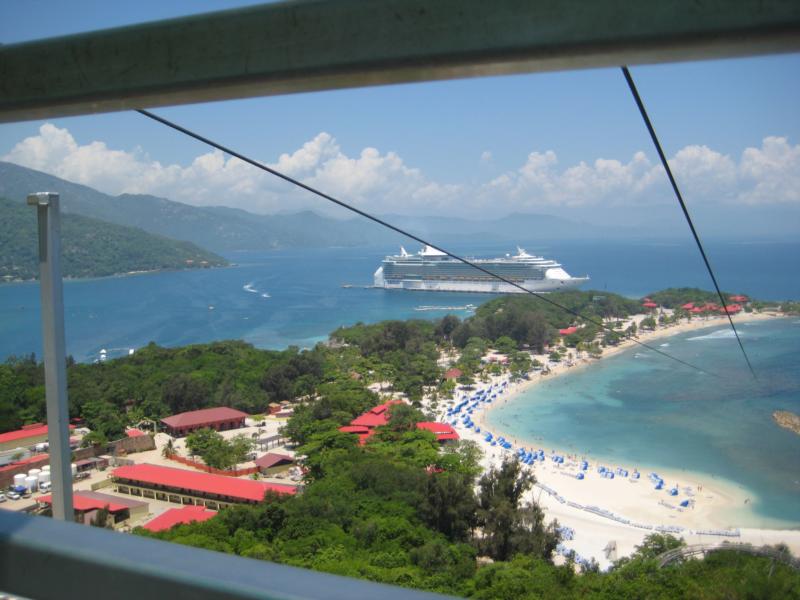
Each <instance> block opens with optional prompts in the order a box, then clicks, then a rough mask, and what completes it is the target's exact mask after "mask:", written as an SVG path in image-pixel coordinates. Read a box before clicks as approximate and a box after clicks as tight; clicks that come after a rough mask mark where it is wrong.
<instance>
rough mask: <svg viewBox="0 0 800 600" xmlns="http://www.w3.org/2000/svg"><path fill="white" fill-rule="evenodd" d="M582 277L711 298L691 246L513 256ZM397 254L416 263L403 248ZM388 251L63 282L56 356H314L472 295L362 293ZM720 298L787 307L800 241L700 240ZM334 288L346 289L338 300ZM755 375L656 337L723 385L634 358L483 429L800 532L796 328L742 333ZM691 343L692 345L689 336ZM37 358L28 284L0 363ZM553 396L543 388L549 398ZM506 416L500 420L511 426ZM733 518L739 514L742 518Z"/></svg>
mask: <svg viewBox="0 0 800 600" xmlns="http://www.w3.org/2000/svg"><path fill="white" fill-rule="evenodd" d="M522 245H523V247H525V248H526V249H527V250H528V251H529V252H530V253H535V254H542V255H544V256H546V257H548V258H555V259H557V260H558V261H560V262H562V263H563V265H564V267H565V269H566V270H567V271H568V272H569V273H571V274H572V275H584V274H587V273H588V274H589V275H590V276H591V278H592V281H591V282H590V284H589V285H587V286H584V287H585V288H586V289H598V290H608V291H612V292H617V293H621V294H624V295H627V296H631V297H641V296H643V295H645V294H647V293H649V292H653V291H656V290H659V289H662V288H665V287H670V286H697V287H702V288H706V289H709V288H710V287H711V285H710V282H709V280H708V276H707V274H706V273H705V271H704V269H703V267H702V264H701V262H700V259H699V256H698V254H697V251H696V249H695V248H694V247H693V246H692V245H691V244H690V243H689V242H687V241H680V242H674V243H669V242H657V243H656V242H612V241H599V242H597V241H586V242H564V243H561V244H558V245H554V244H550V243H548V244H536V243H528V244H522ZM407 248H408V249H409V250H412V251H413V250H415V248H414V247H413V246H411V245H408V246H407ZM451 249H452V250H454V251H457V252H463V253H465V254H469V255H472V256H497V255H499V254H505V253H507V252H514V250H515V249H514V248H513V247H508V246H504V245H497V244H488V243H474V244H470V245H469V247H466V246H465V245H463V244H461V245H459V244H454V245H453V246H452V248H451ZM397 250H398V249H397V248H396V247H394V246H384V247H369V248H332V249H290V250H275V251H272V252H263V253H237V254H232V255H229V256H227V258H229V259H230V260H232V261H234V262H235V263H236V265H235V266H233V267H230V268H225V269H215V270H200V271H176V272H162V273H152V274H140V275H131V276H125V277H112V278H105V279H94V280H81V281H68V282H66V283H65V285H64V298H65V316H66V336H67V351H68V353H70V354H71V355H73V356H74V357H75V359H76V360H79V361H86V362H90V361H94V360H97V359H98V358H99V356H100V350H101V349H105V350H106V351H107V353H108V356H109V357H110V358H113V357H116V356H122V355H124V354H127V353H128V351H129V349H135V348H138V347H141V346H143V345H145V344H147V343H148V342H150V341H154V342H156V343H158V344H161V345H166V346H178V345H184V344H192V343H200V342H208V341H212V340H221V339H243V340H246V341H248V342H251V343H253V344H254V345H256V346H258V347H261V348H273V349H281V348H286V347H287V346H289V345H295V346H298V347H301V348H302V347H312V346H313V345H314V344H316V343H317V342H319V341H322V340H325V339H326V338H327V336H328V333H329V332H331V331H332V330H334V329H335V328H337V327H339V326H342V325H352V324H354V323H357V322H359V321H361V322H376V321H380V320H384V319H408V318H427V319H431V318H438V317H441V316H443V315H445V314H447V313H448V312H450V313H454V314H457V315H458V316H460V317H462V318H463V317H466V316H469V314H471V313H470V312H469V311H468V310H465V309H460V310H434V311H419V310H415V309H417V308H419V307H420V306H424V305H428V306H431V305H435V306H440V307H464V306H466V305H467V304H474V305H478V304H480V303H482V302H485V301H487V300H489V299H490V298H491V296H489V295H485V294H456V293H417V292H402V291H386V290H378V289H368V288H365V287H363V286H368V285H370V284H371V283H372V274H373V272H374V271H375V270H376V269H377V267H378V266H379V265H380V261H381V259H382V258H383V256H384V255H386V254H389V253H396V252H397ZM708 251H709V255H710V258H711V261H712V264H713V265H714V267H715V268H716V271H717V276H718V279H719V281H720V282H721V285H722V287H723V289H725V290H726V291H730V292H735V293H744V294H748V295H751V296H754V297H758V298H764V299H770V300H781V299H789V298H793V299H797V298H800V277H797V266H798V264H800V243H778V242H775V243H770V242H765V243H752V242H751V243H733V242H729V243H715V244H714V243H712V244H708ZM343 284H348V285H352V286H353V287H349V288H345V287H342V285H343ZM742 330H743V340H744V343H745V344H746V347H747V348H748V350H749V351H750V353H751V356H752V357H753V360H754V362H755V364H756V369H757V371H758V372H759V374H760V377H761V383H760V384H759V385H758V386H754V385H753V384H752V382H751V381H750V380H749V379H748V377H747V371H746V369H745V367H744V366H743V364H742V360H741V357H740V356H739V355H738V354H737V349H736V346H735V343H734V342H733V341H732V340H730V339H727V336H728V334H727V333H726V332H725V331H724V330H720V331H719V332H714V331H712V332H709V335H708V336H707V337H706V336H700V335H698V334H693V336H686V337H681V338H676V339H670V340H669V341H668V342H667V343H669V346H668V347H665V348H664V349H668V350H669V351H670V352H674V353H676V354H677V355H679V356H681V357H683V358H686V359H687V360H690V361H691V362H694V361H697V362H699V363H700V364H701V366H703V367H705V368H708V370H710V371H713V372H715V373H720V374H723V378H721V379H718V378H710V377H708V376H699V375H697V374H695V373H692V372H690V371H686V370H683V369H681V368H676V366H675V365H674V364H671V363H665V362H664V361H663V360H662V359H660V358H656V357H653V356H650V355H644V354H642V353H641V352H638V353H637V352H628V353H626V354H623V355H620V356H618V357H613V358H610V359H608V360H604V361H601V363H600V364H599V365H597V366H596V367H592V368H589V369H586V370H584V371H583V372H581V373H575V374H571V375H570V376H569V377H565V378H562V379H559V380H558V381H553V382H552V384H549V383H548V384H545V385H542V386H539V387H538V388H537V389H536V390H533V391H532V392H531V394H532V395H531V396H530V397H525V398H521V399H519V400H518V401H516V402H514V403H511V404H509V405H508V406H507V407H504V408H502V409H498V410H497V411H493V413H492V416H491V419H493V420H496V423H497V426H498V427H501V428H502V429H503V430H504V431H507V432H508V433H511V434H516V435H518V436H519V437H521V438H524V437H528V436H530V437H538V438H541V439H542V440H543V442H542V443H544V442H545V441H546V442H547V444H551V445H552V446H553V447H561V448H566V449H574V450H575V451H579V452H587V453H590V454H592V455H593V456H598V457H605V458H608V459H610V460H613V461H618V462H620V463H626V464H627V463H635V464H639V465H652V466H654V467H662V468H663V467H669V468H671V469H688V470H692V471H700V472H705V473H708V474H710V475H712V476H717V477H723V478H725V479H728V480H730V481H732V482H735V483H736V484H738V485H741V486H744V487H746V488H747V489H748V490H751V491H752V496H753V506H754V508H755V511H743V513H742V515H743V517H742V518H744V517H746V518H748V519H750V521H749V522H751V523H756V522H757V523H760V524H763V525H772V526H775V525H776V524H786V523H792V524H794V525H798V524H800V484H799V483H798V479H800V472H799V471H798V468H797V465H798V464H800V436H797V435H795V434H792V433H791V432H788V431H786V430H783V429H780V428H778V427H777V426H776V425H774V423H772V421H771V413H772V411H773V410H775V409H787V410H792V411H794V412H800V393H798V392H800V364H798V357H800V325H799V324H798V322H797V321H796V320H795V321H789V320H781V321H780V323H770V324H766V323H764V324H762V323H758V324H752V325H747V326H743V328H742ZM690 338H700V339H690ZM32 352H33V353H36V354H37V355H39V356H40V355H41V325H40V320H39V287H38V284H37V283H14V284H2V285H0V360H4V359H5V358H7V357H9V356H11V355H25V354H30V353H32ZM551 386H557V387H556V388H552V387H551ZM511 417H513V419H512V418H511ZM745 513H746V514H745Z"/></svg>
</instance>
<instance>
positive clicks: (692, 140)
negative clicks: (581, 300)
mask: <svg viewBox="0 0 800 600" xmlns="http://www.w3.org/2000/svg"><path fill="white" fill-rule="evenodd" d="M254 3H255V2H251V3H246V2H233V1H228V2H220V1H217V2H212V1H209V0H206V1H191V2H188V1H185V2H166V1H162V2H137V3H117V2H89V1H73V2H68V3H65V2H58V1H52V0H51V1H43V0H40V1H36V0H33V1H29V2H26V3H3V4H2V5H0V42H2V43H4V44H9V43H15V42H20V41H27V40H30V39H36V38H40V37H49V36H54V35H63V34H69V33H76V32H80V31H86V30H91V29H97V28H103V27H111V26H119V25H125V24H129V23H135V22H141V21H147V20H155V19H161V18H169V17H174V16H180V15H184V14H190V13H195V12H205V11H209V10H219V9H225V8H232V7H236V6H243V5H246V4H254ZM632 72H633V74H634V77H635V78H636V80H637V83H638V85H639V89H640V92H641V94H642V96H643V98H644V101H645V103H646V105H647V107H648V110H649V112H650V115H651V118H652V119H653V122H654V124H655V126H656V129H657V131H658V133H659V135H660V137H661V141H662V144H663V146H664V148H665V151H666V152H667V155H668V156H669V157H670V158H671V159H673V160H675V165H674V168H675V170H676V172H677V173H678V175H679V181H680V182H681V183H682V185H684V186H685V191H686V192H687V197H688V199H689V201H690V202H692V201H695V202H696V203H698V206H699V207H700V208H698V210H701V208H702V207H703V206H712V205H717V204H719V203H723V204H725V206H727V207H730V208H731V211H730V212H731V214H736V215H737V217H736V218H737V219H740V218H741V214H742V213H743V211H744V213H746V211H747V210H749V209H752V210H753V211H762V212H763V210H762V209H763V207H765V206H766V207H767V208H768V209H769V210H771V209H772V208H774V209H775V210H774V213H775V214H776V215H777V216H778V217H779V219H780V220H781V221H783V226H785V225H786V223H785V221H786V218H785V215H786V214H787V213H786V211H789V213H790V214H798V213H795V212H792V211H795V210H797V208H798V205H800V189H798V187H800V174H798V172H800V146H799V145H798V144H800V110H798V108H797V107H798V106H800V78H798V77H797V74H798V73H800V55H782V56H768V57H756V58H748V59H735V60H724V61H711V62H701V63H682V64H672V65H658V66H641V67H636V66H634V67H632ZM157 112H159V113H161V114H164V115H165V116H167V117H169V118H172V119H174V120H176V121H178V122H179V123H181V124H183V125H186V126H188V127H190V128H194V129H197V130H198V131H200V132H202V133H203V134H205V135H208V136H210V137H214V138H218V139H219V141H221V142H223V143H225V144H227V145H230V146H232V147H235V148H237V149H239V150H241V151H243V152H245V153H248V154H251V155H253V156H255V157H256V158H258V159H260V160H263V161H265V162H268V163H271V164H273V165H276V166H277V165H280V166H282V167H283V168H285V169H287V170H288V171H290V172H291V173H292V174H294V175H296V176H298V177H301V178H303V179H304V180H306V181H309V182H310V183H313V184H316V185H319V186H321V187H322V186H324V187H325V188H326V189H327V190H329V191H332V192H333V193H336V194H339V195H341V196H342V197H343V198H345V199H349V200H351V201H353V202H355V203H357V204H359V205H360V206H362V207H364V208H367V209H370V210H375V211H377V212H381V213H389V212H401V213H409V214H426V213H429V214H430V213H435V214H452V212H453V211H458V212H461V213H463V214H465V215H467V216H473V217H476V218H482V217H484V216H486V215H487V214H490V213H491V214H500V213H502V214H505V213H509V212H515V211H521V212H545V213H551V214H561V215H563V216H568V217H570V218H575V217H576V216H583V217H587V218H588V219H589V220H592V219H593V218H600V216H601V215H608V214H609V213H613V214H614V215H619V216H617V217H615V218H621V219H623V220H624V219H625V215H626V214H627V215H630V214H633V213H635V212H636V211H630V210H627V211H626V210H624V209H625V207H631V206H635V207H636V208H637V209H639V210H640V211H641V209H642V207H646V206H649V205H651V204H653V205H657V204H666V203H671V202H672V199H671V197H670V195H669V190H668V188H667V187H666V185H665V184H664V180H663V172H661V171H660V167H658V165H657V157H656V154H655V152H654V151H653V149H652V145H651V143H650V140H649V138H648V137H647V136H646V131H645V129H644V127H643V125H642V122H641V119H640V117H639V115H638V113H637V111H636V109H635V105H634V103H633V101H632V99H631V97H630V93H629V92H628V90H627V87H626V85H625V82H624V79H623V78H622V75H621V74H620V72H619V70H618V69H600V70H588V71H578V72H568V73H549V74H533V75H525V76H513V77H503V78H483V79H472V80H460V81H447V82H435V83H426V84H413V85H398V86H387V87H378V88H367V89H359V90H342V91H335V92H325V93H316V94H302V95H293V96H282V97H271V98H260V99H249V100H242V101H232V102H222V103H212V104H204V105H195V106H183V107H175V108H170V109H158V111H157ZM748 149H750V150H748ZM282 154H285V155H286V156H285V157H284V158H281V155H282ZM0 157H2V158H3V159H5V160H13V161H15V162H18V163H20V164H25V165H26V166H31V167H33V168H40V169H41V170H45V171H48V172H52V173H53V174H56V175H59V176H62V177H64V178H66V179H70V180H73V181H78V182H81V183H86V184H87V185H92V186H93V187H97V188H98V189H101V190H102V191H106V192H108V193H120V192H147V193H154V194H156V195H163V196H166V197H170V198H172V199H176V200H181V201H184V202H190V203H196V204H227V205H232V206H238V207H241V208H245V209H248V210H254V211H258V212H274V211H278V210H289V211H290V210H294V209H299V208H306V207H312V208H315V209H322V207H321V206H319V204H318V203H317V202H316V201H309V200H307V199H306V198H304V197H302V196H301V195H298V194H297V193H295V192H293V191H291V190H288V189H286V188H285V187H283V186H282V184H277V183H275V182H272V181H267V180H266V179H265V178H263V177H261V176H258V175H257V174H252V173H249V172H248V171H247V170H245V169H244V168H243V166H242V165H237V164H233V163H228V162H226V161H225V160H224V158H223V157H219V156H215V155H213V154H212V153H210V152H209V150H208V149H207V148H204V147H202V146H200V145H199V144H197V143H196V142H193V141H190V140H188V139H185V138H182V137H180V136H179V135H177V134H175V133H174V132H172V131H170V130H167V129H165V128H163V127H162V126H159V125H157V124H155V123H150V122H147V121H145V120H144V119H143V117H141V116H139V115H136V114H131V113H115V114H105V115H96V116H88V117H79V118H68V119H52V120H50V121H47V122H26V123H15V124H9V125H0ZM598 161H600V162H598ZM609 207H610V208H609ZM701 212H702V210H701ZM768 212H769V211H768ZM717 214H719V213H717ZM778 217H776V218H778ZM630 218H631V219H634V220H635V217H633V216H632V217H630ZM797 225H798V229H800V223H797Z"/></svg>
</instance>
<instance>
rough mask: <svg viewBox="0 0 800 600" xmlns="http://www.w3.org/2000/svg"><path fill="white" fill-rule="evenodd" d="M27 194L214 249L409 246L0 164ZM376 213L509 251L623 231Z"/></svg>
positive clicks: (416, 230) (346, 223) (326, 222)
mask: <svg viewBox="0 0 800 600" xmlns="http://www.w3.org/2000/svg"><path fill="white" fill-rule="evenodd" d="M32 191H54V192H58V193H59V194H61V197H62V206H63V209H64V211H65V212H69V213H75V214H80V215H84V216H88V217H92V218H96V219H102V220H104V221H109V222H112V223H118V224H120V225H127V226H131V227H138V228H141V229H143V230H145V231H147V232H150V233H156V234H159V235H163V236H166V237H169V238H173V239H178V240H186V241H190V242H193V243H195V244H197V245H198V246H201V247H203V248H208V249H210V250H213V251H215V252H230V251H236V250H268V249H272V248H281V247H284V248H285V247H331V246H362V245H377V244H408V243H409V242H408V240H407V238H405V237H403V236H400V235H399V234H397V233H394V232H392V231H388V230H386V229H385V228H383V227H381V226H379V225H377V224H375V223H371V222H369V221H367V220H366V219H363V218H361V217H358V218H353V219H348V220H338V219H331V218H328V217H323V216H320V215H318V214H316V213H314V212H311V211H306V212H299V213H295V214H277V215H258V214H253V213H250V212H247V211H244V210H240V209H235V208H227V207H223V206H217V207H199V206H191V205H189V204H184V203H181V202H174V201H172V200H167V199H165V198H159V197H156V196H150V195H133V194H122V195H120V196H110V195H108V194H104V193H102V192H99V191H97V190H94V189H92V188H90V187H87V186H85V185H79V184H75V183H70V182H69V181H65V180H63V179H59V178H58V177H54V176H52V175H48V174H46V173H42V172H40V171H36V170H33V169H28V168H25V167H20V166H19V165H15V164H12V163H7V162H0V195H2V196H6V197H8V198H11V199H13V200H19V201H23V200H24V199H25V197H26V196H27V195H28V194H29V193H30V192H32ZM382 218H383V219H384V220H386V221H388V222H390V223H393V224H395V225H397V226H398V227H401V228H403V229H406V230H408V231H409V232H411V233H413V234H415V235H418V236H420V237H426V238H429V239H430V241H433V242H439V243H443V244H450V243H453V242H456V241H458V242H471V241H472V240H480V241H482V242H507V243H508V244H509V245H510V247H509V249H513V245H514V244H516V243H529V242H531V241H539V240H548V241H552V240H557V239H570V238H571V239H576V238H585V237H587V236H592V237H600V236H603V235H607V236H614V235H620V234H621V233H624V232H625V231H626V230H624V228H619V227H616V228H615V227H605V228H602V229H600V228H597V227H595V226H592V225H589V224H586V223H580V222H578V221H573V220H569V219H564V218H560V217H555V216H552V215H543V214H513V215H508V216H506V217H502V218H499V219H495V220H489V219H487V220H480V221H475V220H470V219H465V218H461V217H458V216H448V217H409V216H403V215H392V214H390V215H383V216H382Z"/></svg>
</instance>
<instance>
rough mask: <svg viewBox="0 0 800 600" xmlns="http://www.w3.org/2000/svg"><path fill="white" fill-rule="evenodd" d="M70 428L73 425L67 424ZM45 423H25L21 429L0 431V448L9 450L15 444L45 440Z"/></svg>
mask: <svg viewBox="0 0 800 600" xmlns="http://www.w3.org/2000/svg"><path fill="white" fill-rule="evenodd" d="M69 428H70V430H72V429H75V426H74V425H70V426H69ZM47 431H48V430H47V425H45V424H44V423H34V424H32V425H25V426H24V427H22V429H18V430H16V431H8V432H6V433H0V450H10V449H12V448H16V447H17V446H20V445H22V446H30V445H31V444H36V443H39V442H44V441H45V440H47V435H48V434H47Z"/></svg>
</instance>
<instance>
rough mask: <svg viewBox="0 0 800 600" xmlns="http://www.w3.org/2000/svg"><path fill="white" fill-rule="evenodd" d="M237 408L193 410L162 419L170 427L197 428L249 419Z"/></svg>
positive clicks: (224, 407) (219, 407) (221, 407)
mask: <svg viewBox="0 0 800 600" xmlns="http://www.w3.org/2000/svg"><path fill="white" fill-rule="evenodd" d="M249 416H250V415H248V414H247V413H244V412H242V411H240V410H236V409H235V408H230V407H228V406H218V407H216V408H204V409H202V410H191V411H189V412H184V413H180V414H177V415H172V416H171V417H166V418H164V419H161V422H162V423H166V424H167V425H168V426H169V427H173V428H179V427H197V426H199V425H209V424H211V423H216V422H218V421H232V420H234V419H243V418H245V417H249Z"/></svg>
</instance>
